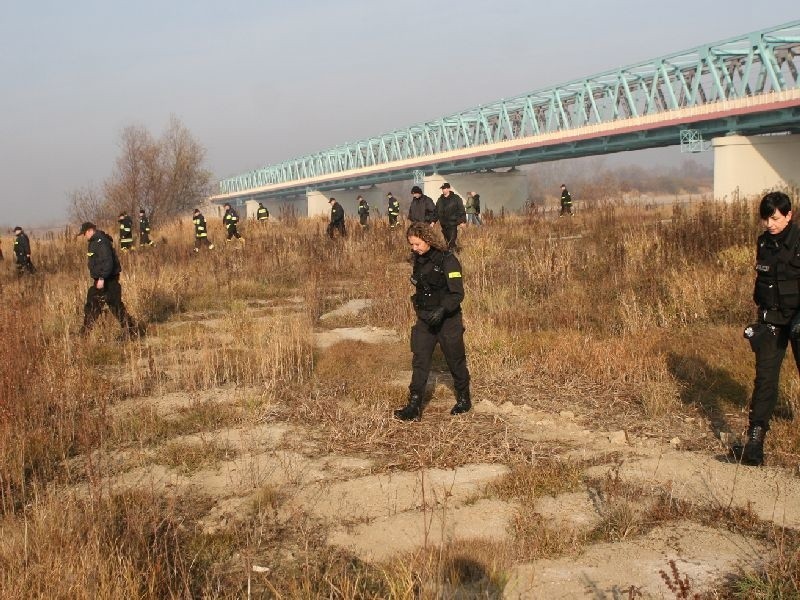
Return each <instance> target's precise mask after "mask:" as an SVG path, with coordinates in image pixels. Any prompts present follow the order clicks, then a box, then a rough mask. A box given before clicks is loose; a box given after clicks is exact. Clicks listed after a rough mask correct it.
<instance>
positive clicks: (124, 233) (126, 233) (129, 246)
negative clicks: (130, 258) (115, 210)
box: [117, 212, 133, 252]
mask: <svg viewBox="0 0 800 600" xmlns="http://www.w3.org/2000/svg"><path fill="white" fill-rule="evenodd" d="M117 222H118V223H119V249H120V250H122V251H124V252H127V251H128V250H133V219H131V218H130V216H129V215H128V213H126V212H121V213H119V217H117Z"/></svg>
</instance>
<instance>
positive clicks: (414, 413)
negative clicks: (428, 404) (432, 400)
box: [394, 394, 422, 421]
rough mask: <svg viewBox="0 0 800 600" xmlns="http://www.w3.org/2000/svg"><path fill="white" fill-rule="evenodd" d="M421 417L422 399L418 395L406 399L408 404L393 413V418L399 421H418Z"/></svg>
mask: <svg viewBox="0 0 800 600" xmlns="http://www.w3.org/2000/svg"><path fill="white" fill-rule="evenodd" d="M421 417H422V397H421V396H420V395H419V394H411V395H410V396H409V397H408V404H406V405H405V406H404V407H403V408H399V409H397V410H396V411H394V418H395V419H400V420H401V421H419V420H420V418H421Z"/></svg>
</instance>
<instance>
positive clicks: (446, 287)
mask: <svg viewBox="0 0 800 600" xmlns="http://www.w3.org/2000/svg"><path fill="white" fill-rule="evenodd" d="M411 283H413V284H414V285H415V286H416V288H417V293H416V294H414V295H413V296H412V301H413V302H414V308H415V310H416V312H417V316H418V317H420V318H421V319H423V320H424V319H425V318H426V317H427V315H428V313H430V311H432V310H434V309H436V308H439V307H440V306H441V307H443V308H444V310H445V316H450V315H454V314H456V313H457V312H459V311H460V310H461V301H462V300H463V299H464V279H463V277H462V273H461V263H460V262H459V261H458V259H457V258H456V256H455V254H452V253H450V252H442V251H441V250H437V249H436V248H431V249H430V250H428V252H426V253H425V254H423V255H422V256H419V255H414V272H413V274H412V275H411Z"/></svg>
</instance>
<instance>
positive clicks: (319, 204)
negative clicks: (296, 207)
mask: <svg viewBox="0 0 800 600" xmlns="http://www.w3.org/2000/svg"><path fill="white" fill-rule="evenodd" d="M306 198H307V199H308V216H309V217H316V216H318V215H328V216H329V215H330V214H331V207H330V206H329V205H328V196H327V195H326V194H325V193H324V192H318V191H316V190H311V191H308V192H306Z"/></svg>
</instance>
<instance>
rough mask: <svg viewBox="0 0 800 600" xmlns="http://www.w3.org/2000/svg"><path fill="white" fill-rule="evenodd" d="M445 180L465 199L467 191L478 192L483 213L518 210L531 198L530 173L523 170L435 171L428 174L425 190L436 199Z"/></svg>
mask: <svg viewBox="0 0 800 600" xmlns="http://www.w3.org/2000/svg"><path fill="white" fill-rule="evenodd" d="M445 181H446V182H447V183H449V184H450V187H452V188H453V191H455V193H456V194H458V195H459V196H461V198H463V199H464V202H466V200H467V192H475V193H476V194H479V195H480V197H481V213H485V212H486V211H487V210H491V211H493V212H494V213H495V214H497V213H499V212H500V210H501V209H505V210H506V212H509V211H518V210H521V209H522V208H524V206H525V203H526V202H527V201H528V189H529V186H528V176H527V175H526V174H525V173H524V172H523V171H517V170H511V171H506V172H503V173H495V172H493V171H486V172H480V173H456V174H453V175H438V174H434V175H429V176H427V177H425V183H424V185H423V188H422V191H423V192H424V193H425V195H426V196H430V197H431V198H433V201H434V202H435V201H436V199H437V198H438V197H439V196H440V195H441V193H442V192H441V190H440V189H439V188H440V187H441V185H442V184H443V183H444V182H445Z"/></svg>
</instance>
